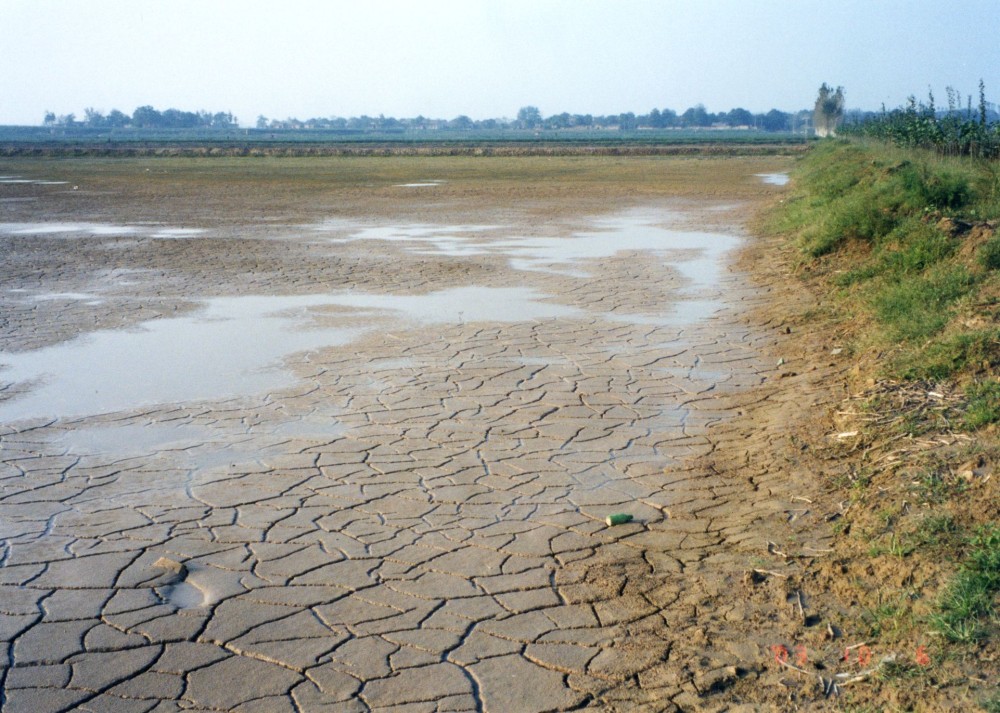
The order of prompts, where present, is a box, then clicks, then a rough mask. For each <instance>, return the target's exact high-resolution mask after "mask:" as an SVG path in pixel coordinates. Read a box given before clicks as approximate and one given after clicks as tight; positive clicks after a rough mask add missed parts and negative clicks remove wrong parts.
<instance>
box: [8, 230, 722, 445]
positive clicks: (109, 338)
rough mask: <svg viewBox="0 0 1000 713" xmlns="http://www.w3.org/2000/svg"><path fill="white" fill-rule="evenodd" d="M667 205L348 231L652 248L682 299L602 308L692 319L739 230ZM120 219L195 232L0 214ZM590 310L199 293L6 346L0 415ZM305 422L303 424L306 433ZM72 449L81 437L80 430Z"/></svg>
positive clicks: (602, 254)
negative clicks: (414, 330) (690, 218)
mask: <svg viewBox="0 0 1000 713" xmlns="http://www.w3.org/2000/svg"><path fill="white" fill-rule="evenodd" d="M671 217H673V216H669V215H664V214H663V213H658V214H639V213H634V214H626V215H624V216H619V217H616V218H614V219H607V220H602V221H597V222H595V223H594V229H593V230H589V231H580V232H577V233H574V234H572V235H570V236H566V237H511V236H510V235H503V234H501V233H502V232H503V231H501V229H500V228H498V227H497V226H488V225H458V226H445V227H440V226H430V225H410V226H375V227H367V228H362V229H358V228H357V227H354V228H353V229H352V230H350V231H349V232H350V237H349V238H348V239H351V240H372V239H375V240H393V241H400V242H403V243H406V244H411V243H412V244H415V245H417V246H418V247H419V249H420V250H423V251H427V250H430V251H437V252H440V253H446V254H455V253H456V252H458V251H461V254H464V255H471V254H477V253H479V254H492V255H499V256H503V257H506V258H507V260H508V261H509V262H510V264H511V266H512V267H514V268H516V269H521V270H545V271H555V272H564V273H569V274H571V275H588V274H590V273H591V272H593V271H596V270H598V269H599V268H600V261H601V260H602V259H606V258H609V257H611V256H614V255H616V254H619V253H622V254H624V253H643V254H646V255H654V256H655V259H657V260H661V261H663V262H664V263H668V264H669V265H671V266H672V267H674V268H675V269H676V270H677V271H678V272H680V274H681V275H682V276H683V277H684V278H686V281H687V284H686V287H685V288H684V289H683V290H682V291H681V296H682V297H684V298H685V299H683V301H682V302H680V303H678V304H677V305H674V304H667V305H663V306H662V307H661V308H659V309H660V311H659V313H656V312H653V313H648V314H643V315H639V316H636V315H629V314H620V313H618V312H614V313H609V314H607V315H604V316H605V317H606V318H607V319H608V320H612V321H619V322H622V321H624V322H631V323H643V324H653V325H671V326H672V325H684V324H691V323H694V322H697V321H698V320H701V319H705V318H708V317H710V316H711V315H712V314H714V313H715V312H717V311H718V310H719V309H720V305H719V302H718V296H717V294H716V292H717V287H718V284H719V283H720V279H721V276H720V270H721V256H722V254H723V253H725V252H726V251H728V250H731V249H732V248H734V247H735V245H736V244H737V242H738V239H737V238H735V237H733V236H731V235H726V234H721V233H707V232H696V231H684V230H673V229H670V228H668V227H665V224H664V223H663V222H662V221H663V219H664V218H668V219H669V218H671ZM15 226H20V227H15ZM122 230H125V231H143V233H144V234H146V235H151V234H155V233H157V232H159V233H161V234H162V233H164V232H165V231H174V234H175V235H177V236H180V235H182V234H183V235H188V234H192V233H191V230H189V229H168V228H162V227H155V226H141V227H137V226H106V225H102V224H91V223H72V224H70V223H56V224H13V223H7V224H0V232H2V231H6V232H15V231H22V232H32V231H35V232H39V231H41V232H45V231H51V232H59V231H67V232H90V233H91V234H105V235H114V234H125V233H117V232H115V231H122ZM330 230H336V231H337V232H344V230H345V226H344V225H343V224H340V223H338V224H336V225H335V226H331V227H330ZM183 231H187V232H183ZM637 259H648V258H646V257H638V258H637ZM87 297H90V295H86V294H83V293H63V294H60V295H55V294H53V295H48V296H43V297H41V299H55V298H65V299H84V298H87ZM678 307H679V309H678ZM596 316H600V313H597V312H594V311H584V310H581V309H579V308H576V307H571V306H567V305H563V304H559V303H557V302H553V301H550V300H549V299H548V296H547V295H545V294H544V293H541V292H539V291H536V290H533V289H529V288H526V287H506V288H496V287H479V286H474V285H467V286H462V287H455V288H451V289H447V290H440V291H437V292H431V293H428V294H421V295H390V294H371V293H358V292H342V293H331V294H314V295H297V296H244V297H224V298H211V299H206V300H203V307H202V309H201V310H200V311H198V312H196V313H194V314H193V315H187V316H183V317H176V318H161V319H155V320H150V321H147V322H143V323H141V324H139V325H138V326H137V327H135V328H132V329H128V330H105V331H98V332H94V333H91V334H88V335H86V336H83V337H80V338H77V339H74V340H72V341H69V342H65V343H62V344H58V345H55V346H51V347H46V348H43V349H38V350H35V351H30V352H23V353H3V352H0V382H6V383H8V384H18V388H17V391H19V392H21V393H18V394H17V395H15V396H12V397H10V398H8V399H7V400H5V401H2V402H0V421H6V422H11V421H16V420H20V419H28V418H46V417H65V416H82V415H93V414H103V413H112V412H118V411H126V410H130V409H134V408H137V407H139V406H145V405H155V404H166V403H184V402H194V401H204V400H217V399H225V398H236V397H241V396H249V395H253V394H266V393H269V392H271V391H274V390H277V389H282V388H285V387H288V386H291V385H292V384H294V376H293V374H292V373H291V371H290V370H289V369H288V368H286V367H285V366H284V360H285V359H287V358H288V357H289V356H290V355H292V354H295V353H301V352H307V351H312V350H316V349H320V348H323V347H327V346H337V345H344V344H347V343H349V342H351V341H353V340H355V339H357V338H359V337H360V336H362V335H364V334H367V333H371V332H373V331H375V330H379V329H382V330H384V329H386V328H387V327H388V326H389V325H397V324H398V323H402V324H403V325H404V326H405V325H407V324H411V325H412V324H425V325H435V324H438V325H440V324H459V323H470V322H504V323H510V322H524V321H533V320H547V319H583V318H587V319H593V318H594V317H596ZM289 428H290V429H291V430H290V432H289V435H305V434H306V433H307V432H309V430H310V428H311V427H310V426H309V425H307V424H298V425H295V426H289ZM300 428H301V429H305V430H304V431H298V430H297V429H300ZM326 430H327V429H326V427H325V426H324V425H323V424H320V425H319V428H317V429H316V431H317V433H319V434H322V433H324V432H326ZM133 435H134V434H133ZM201 435H203V434H199V433H194V432H192V433H187V432H186V431H184V430H181V431H159V432H156V433H153V434H151V435H150V436H149V438H153V439H154V441H155V442H154V443H152V444H150V443H147V441H145V440H143V439H142V438H138V437H137V436H136V438H135V443H136V444H137V447H139V446H141V447H146V448H149V447H152V446H157V447H159V446H163V445H164V444H166V445H170V444H171V443H173V442H174V441H172V440H170V441H162V439H163V438H169V439H175V440H176V439H179V440H177V442H178V443H179V444H183V443H184V442H185V439H186V438H187V437H188V436H190V437H191V438H190V440H192V441H194V440H198V438H199V437H200V436H201ZM275 435H278V434H275ZM116 438H117V436H116ZM156 439H161V440H156ZM161 441H162V442H161ZM81 444H82V445H81ZM142 444H146V445H142ZM74 447H77V448H85V447H86V441H81V442H78V443H77V445H75V446H74ZM182 450H183V447H182Z"/></svg>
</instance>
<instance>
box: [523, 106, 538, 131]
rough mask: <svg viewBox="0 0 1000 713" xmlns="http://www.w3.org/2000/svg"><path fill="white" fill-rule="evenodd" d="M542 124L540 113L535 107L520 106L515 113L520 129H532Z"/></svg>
mask: <svg viewBox="0 0 1000 713" xmlns="http://www.w3.org/2000/svg"><path fill="white" fill-rule="evenodd" d="M541 123H542V112H540V111H539V110H538V107H537V106H522V107H521V108H520V109H518V111H517V125H518V126H520V127H521V128H522V129H534V128H535V127H537V126H539V125H540V124H541Z"/></svg>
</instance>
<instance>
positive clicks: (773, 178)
mask: <svg viewBox="0 0 1000 713" xmlns="http://www.w3.org/2000/svg"><path fill="white" fill-rule="evenodd" d="M756 175H757V176H758V177H760V179H761V180H763V181H764V183H770V184H771V185H773V186H784V185H786V184H787V183H788V180H789V178H788V174H787V173H758V174H756Z"/></svg>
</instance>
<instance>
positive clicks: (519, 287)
mask: <svg viewBox="0 0 1000 713" xmlns="http://www.w3.org/2000/svg"><path fill="white" fill-rule="evenodd" d="M790 161H791V160H790V159H783V158H780V157H779V158H774V157H770V158H725V159H720V158H716V159H704V158H662V157H660V158H648V157H632V158H629V159H615V158H600V159H596V158H595V159H584V158H578V157H574V158H518V159H479V160H475V159H446V158H439V159H419V158H407V159H391V160H390V159H364V160H362V159H322V160H320V159H314V160H312V161H310V160H307V159H305V160H302V159H280V160H278V159H274V160H263V159H260V160H257V159H244V160H234V159H217V160H179V159H178V160H173V159H171V160H167V159H162V160H155V159H149V160H120V161H103V162H102V161H97V160H77V161H73V160H65V161H30V160H19V161H16V162H15V161H9V162H5V163H4V164H0V169H2V170H0V173H3V174H7V175H16V176H27V177H29V178H38V179H47V180H59V181H67V183H65V184H59V185H38V184H23V183H18V184H0V200H2V201H3V203H2V205H3V208H4V211H3V215H4V218H3V221H4V225H3V226H0V252H2V255H3V260H2V263H0V284H2V285H3V291H2V293H0V310H2V315H3V317H2V322H0V363H5V362H6V363H15V361H16V360H17V359H19V358H21V357H25V358H27V359H29V360H31V359H35V360H36V361H37V360H38V359H40V356H39V355H43V354H48V353H50V352H49V351H46V350H51V349H56V350H58V349H59V348H66V347H67V345H77V344H80V343H81V342H80V338H81V337H87V336H88V335H89V339H90V340H91V341H92V342H97V343H101V339H103V338H104V336H103V335H107V334H110V333H112V332H111V331H110V330H132V332H133V333H134V332H135V330H136V328H137V327H140V328H141V329H144V330H146V331H153V330H155V328H156V327H155V325H162V326H166V325H169V324H181V322H179V321H178V320H183V319H187V318H197V317H198V315H199V314H201V313H202V311H204V309H205V307H204V305H205V304H217V303H216V302H212V300H218V299H219V298H233V299H235V300H237V301H234V302H226V303H224V304H225V305H228V306H230V307H232V306H233V305H241V307H240V309H250V308H249V307H246V305H251V304H254V303H252V302H249V301H247V300H253V299H257V298H275V299H277V298H281V299H280V300H278V301H276V302H274V304H275V305H277V306H278V307H277V308H276V309H278V311H279V312H281V313H282V314H283V315H285V316H286V317H288V315H289V313H294V314H295V315H297V317H296V318H297V319H299V320H300V321H299V322H296V323H295V324H296V325H298V326H297V329H298V330H299V331H300V332H308V331H309V330H310V329H312V330H322V329H329V330H332V331H331V332H330V333H331V334H346V333H347V331H349V330H354V331H352V332H351V334H352V335H353V339H351V340H350V341H344V342H342V343H341V344H340V345H339V346H338V345H336V344H335V345H333V346H315V345H313V346H310V347H309V348H308V349H306V350H304V351H303V350H299V351H294V352H293V353H292V354H290V355H288V356H287V357H286V358H285V362H284V363H285V365H286V368H287V370H288V374H287V376H286V377H285V378H284V379H283V380H281V381H279V382H278V383H276V385H274V386H271V387H269V388H268V390H267V391H266V392H263V393H252V394H246V395H242V396H230V397H225V398H210V399H188V398H185V399H183V400H178V401H179V402H178V403H159V404H148V405H139V404H136V405H134V406H131V407H129V408H118V409H117V410H115V411H114V412H113V413H107V414H104V415H96V416H95V415H79V416H73V417H67V416H66V415H64V414H61V413H53V414H51V415H48V416H47V415H44V414H41V413H37V414H34V413H29V414H28V415H27V416H22V417H18V418H16V419H15V418H11V417H7V419H6V422H4V419H3V418H2V415H3V413H4V411H3V409H4V408H5V407H7V408H12V406H11V405H12V404H16V403H19V402H21V400H22V399H26V398H29V397H30V395H31V394H32V393H34V392H36V391H37V390H38V389H40V388H42V385H40V384H39V383H23V382H21V381H18V380H15V379H10V378H9V375H10V373H11V372H9V371H8V372H7V375H6V376H5V372H4V371H0V378H6V379H8V381H7V385H6V395H7V397H8V400H7V401H6V402H0V448H2V450H0V543H2V549H0V642H2V643H0V651H2V652H3V653H2V654H0V662H2V663H0V665H2V672H0V681H2V684H3V686H2V689H3V694H2V695H3V702H4V706H5V707H4V710H11V711H18V712H19V711H46V710H52V711H58V710H71V709H79V710H93V711H97V710H109V709H112V708H113V709H114V710H129V711H131V710H135V711H150V710H155V711H168V710H241V711H251V710H268V711H271V710H273V711H281V710H289V711H291V710H306V711H313V710H317V711H318V710H323V711H361V710H381V709H392V710H407V711H425V710H426V711H466V710H468V711H550V710H574V709H578V708H582V707H589V708H595V709H601V710H623V711H624V710H629V711H632V710H668V711H669V710H760V709H765V710H766V709H810V708H815V709H817V710H821V709H824V708H826V707H829V706H830V705H832V703H831V701H832V700H833V699H830V698H828V697H827V696H826V693H829V691H826V692H824V690H823V688H824V684H823V676H822V675H821V674H817V673H816V669H815V664H816V663H817V662H822V661H825V662H826V664H824V668H823V669H822V670H821V673H822V671H826V672H828V674H829V676H830V677H831V679H832V677H833V676H834V675H835V674H836V673H843V672H848V673H850V672H855V671H858V670H859V666H858V664H856V663H855V664H852V663H851V662H846V663H845V662H842V661H841V660H840V658H841V657H842V654H843V647H844V646H845V643H846V642H848V641H850V643H852V644H853V643H856V642H855V641H854V640H853V639H851V636H852V635H853V632H851V631H850V630H849V629H848V627H847V625H846V624H845V622H846V621H848V620H849V619H850V612H849V611H848V609H849V603H847V604H843V605H840V604H838V601H839V600H838V599H837V598H836V597H834V596H830V594H829V591H830V585H829V580H828V581H827V582H826V583H825V584H824V585H823V587H822V588H821V589H818V588H817V587H818V585H817V586H814V585H815V583H816V581H817V579H816V577H815V576H814V573H815V572H816V571H819V570H821V569H822V567H823V566H824V558H825V557H827V556H828V555H829V553H830V551H831V550H830V545H831V539H832V529H831V528H830V526H829V522H828V520H829V518H830V517H833V516H835V513H836V510H837V504H836V503H834V502H831V496H830V495H829V494H825V493H824V487H823V482H825V481H824V480H823V479H822V478H821V477H819V476H820V474H818V473H817V472H816V471H815V467H816V464H817V463H818V462H820V461H822V454H820V455H815V451H816V444H817V443H822V442H823V441H822V439H823V438H824V437H825V436H826V435H827V433H826V431H825V430H826V429H828V426H829V424H828V415H829V414H828V412H829V410H830V408H831V407H832V406H834V405H835V404H836V403H838V402H839V401H840V399H842V398H843V396H844V395H845V384H846V381H847V375H848V372H849V369H850V367H851V364H850V363H848V362H847V361H846V359H844V358H838V356H836V355H834V354H833V350H834V347H836V346H837V345H836V344H834V343H832V342H830V341H829V340H830V339H831V337H830V336H829V335H826V334H811V333H810V332H809V329H808V325H807V324H806V323H805V320H804V318H803V317H802V315H803V314H806V313H807V312H808V309H809V308H810V306H813V305H814V298H813V297H811V296H810V295H809V294H808V293H806V292H805V290H804V289H803V288H802V287H801V286H799V285H798V283H797V282H795V281H790V280H789V279H787V276H788V267H787V265H785V264H783V262H782V261H781V258H780V252H778V251H776V250H775V248H774V246H772V245H769V244H767V243H766V242H762V241H760V240H756V239H751V238H749V237H748V231H747V229H746V227H745V226H746V222H747V220H748V218H749V216H750V215H751V214H752V213H753V211H754V210H755V209H756V208H757V207H759V206H760V205H762V204H763V203H765V202H767V201H770V200H774V199H776V198H777V197H778V196H780V194H781V191H782V189H781V188H780V187H777V186H773V185H768V184H765V183H764V182H763V181H761V180H760V178H759V177H757V176H756V174H760V173H771V172H775V171H781V170H785V169H787V168H788V166H789V165H790ZM408 183H419V184H427V183H432V184H433V185H420V186H406V185H402V184H408ZM40 223H44V224H45V225H46V226H48V228H49V229H54V227H55V224H57V223H63V224H66V223H70V224H72V225H69V226H66V225H63V226H62V227H61V228H60V232H48V233H46V232H43V230H42V228H40V227H39V226H38V225H36V224H40ZM13 224H17V225H16V226H15V225H13ZM614 225H618V226H619V227H620V226H622V225H625V226H628V229H629V230H637V229H638V230H652V231H654V232H655V231H657V230H667V229H670V230H678V231H683V230H687V231H692V230H696V231H697V232H698V233H699V234H701V238H699V240H701V242H700V243H698V244H697V247H689V248H688V249H686V250H684V251H676V250H675V251H668V252H666V253H655V254H654V253H651V252H650V251H649V250H648V249H647V248H641V249H639V248H636V249H632V250H626V251H624V252H616V253H614V254H610V255H604V256H600V257H596V258H591V259H583V258H581V259H578V260H576V261H574V262H572V263H566V262H560V261H559V260H560V258H559V254H560V253H559V252H558V250H557V251H556V252H545V250H548V249H550V248H552V245H553V243H552V242H551V241H553V240H557V239H561V240H564V241H568V242H572V241H578V240H580V239H581V237H586V236H589V235H593V234H594V233H596V232H600V231H610V230H612V228H609V226H614ZM123 226H124V227H126V228H129V229H128V230H123V229H122V228H123ZM401 226H402V230H403V234H400V230H401ZM428 226H436V227H430V228H428ZM441 226H464V227H461V228H459V229H457V230H454V231H452V232H448V231H442V229H441ZM192 230H198V231H203V232H199V233H185V232H179V231H192ZM364 230H368V231H374V232H368V233H363V234H362V231H364ZM386 231H388V233H387V232H386ZM393 231H395V232H393ZM442 233H444V235H445V238H447V240H444V241H441V240H438V241H437V242H434V241H433V240H432V239H431V238H432V237H434V236H437V237H438V238H440V236H441V234H442ZM359 234H362V238H363V239H359V238H358V236H359ZM387 234H391V236H392V237H394V239H392V240H385V239H381V238H384V237H386V235H387ZM365 235H367V236H368V237H367V238H364V236H365ZM429 235H430V236H431V237H428V236H429ZM713 235H714V236H715V237H713ZM725 236H739V237H741V238H742V239H743V242H742V246H743V248H742V253H741V254H740V256H739V259H738V260H737V255H736V253H735V252H730V253H727V254H726V256H724V257H723V262H722V264H723V267H721V268H720V269H718V270H715V269H714V268H712V267H705V266H704V265H701V266H700V267H699V264H700V263H699V262H698V258H699V257H703V256H704V255H705V254H706V250H708V254H711V253H712V251H711V247H712V241H713V240H716V239H718V240H722V239H723V238H725ZM374 238H379V239H374ZM403 238H405V239H403ZM512 238H517V239H518V240H521V241H529V242H528V243H523V242H522V243H520V244H521V245H525V244H529V245H533V246H534V247H533V248H532V249H533V250H534V252H532V251H531V250H528V251H527V252H524V253H522V252H517V250H518V248H517V247H516V246H512V245H511V244H509V242H508V241H510V240H511V239H512ZM609 239H614V238H609ZM531 241H534V242H531ZM512 257H514V258H518V257H520V258H525V259H528V260H529V264H528V265H527V267H528V268H530V269H524V268H525V267H526V266H525V265H521V266H520V269H519V267H518V265H517V264H512V262H511V258H512ZM685 265H686V266H688V269H689V270H693V272H685V268H684V266H685ZM694 268H697V269H694ZM692 275H693V276H694V282H693V283H692ZM699 280H701V281H699ZM469 287H474V288H475V289H476V290H478V292H466V293H461V292H457V293H449V294H452V295H455V294H461V295H463V296H464V297H463V299H468V300H469V301H468V302H467V303H466V302H461V301H460V302H457V303H452V302H447V301H445V302H443V303H442V302H434V301H433V299H436V298H435V296H439V295H440V294H441V293H442V291H448V290H459V289H462V288H469ZM483 290H485V292H484V291H483ZM330 294H335V295H340V296H341V297H343V296H344V295H349V296H351V297H350V299H348V298H342V299H340V301H339V302H338V301H336V300H334V301H327V302H323V301H322V300H320V301H318V302H313V301H310V300H309V299H306V300H305V301H298V302H296V301H294V300H292V301H288V299H286V298H292V297H298V298H310V297H314V296H316V295H330ZM373 296H378V297H379V299H383V298H388V297H392V298H404V299H403V301H402V302H392V303H388V302H384V301H381V302H380V301H378V300H375V299H374V297H373ZM421 298H428V299H429V300H430V301H428V302H427V304H428V305H429V307H428V310H427V313H426V314H423V315H422V316H419V317H413V318H410V319H406V318H401V317H400V315H399V313H398V312H394V311H392V310H391V309H387V308H386V306H385V305H387V304H393V305H403V304H407V305H415V304H423V303H422V302H421V301H420V300H421ZM479 298H483V302H484V304H478V303H477V302H476V300H477V299H479ZM239 300H243V301H239ZM282 300H284V301H282ZM351 300H354V301H353V302H352V301H351ZM359 300H360V301H359ZM518 300H523V303H522V302H519V301H518ZM218 304H223V303H218ZM269 304H270V303H269ZM504 305H507V306H508V307H510V309H508V310H506V311H505V310H504V309H503V307H504ZM540 305H541V306H540ZM234 309H235V307H234ZM200 310H201V311H200ZM477 310H485V311H481V312H480V311H477ZM491 310H492V311H491ZM536 310H537V313H535V312H534V311H536ZM553 310H554V311H553ZM559 310H563V311H562V312H560V311H559ZM227 314H228V313H227ZM249 314H250V318H251V321H253V320H256V321H257V322H261V321H262V320H266V319H267V318H269V315H270V313H266V312H259V313H254V312H252V310H251V311H250V313H249ZM255 315H256V316H255ZM491 315H494V316H491ZM227 318H228V317H223V318H220V319H222V320H224V319H227ZM302 320H304V322H303V321H302ZM421 320H422V321H421ZM184 324H186V323H184ZM220 324H221V323H220ZM303 324H304V325H305V327H303ZM221 328H222V327H221V326H220V329H221ZM338 330H339V331H338ZM113 333H114V334H120V333H121V331H115V332H113ZM233 338H234V339H235V337H233ZM285 338H289V337H285V336H282V335H281V334H277V335H269V336H267V337H261V338H260V339H261V340H264V339H268V340H279V341H280V340H282V339H285ZM289 339H290V338H289ZM260 346H261V348H262V349H263V346H264V345H263V343H261V345H260ZM207 352H208V346H207V345H206V346H205V348H204V350H203V352H202V353H201V354H199V353H198V351H197V350H196V351H195V352H194V353H192V354H190V355H189V358H186V359H183V361H184V363H177V362H174V363H169V362H166V363H164V362H162V361H160V360H158V356H157V355H156V354H149V353H147V354H145V355H142V358H140V360H139V361H137V362H122V365H121V366H120V371H121V376H122V381H124V380H125V377H126V374H125V372H126V371H132V372H138V374H139V376H140V381H142V380H148V379H153V378H155V375H156V374H158V373H163V372H179V373H181V374H183V375H186V376H185V378H187V377H190V378H191V379H193V378H195V376H196V375H198V374H204V373H207V372H210V371H211V368H210V366H209V362H210V361H211V359H210V355H209V354H207ZM56 353H57V354H58V353H62V352H56ZM79 353H81V354H83V353H86V354H91V355H93V354H102V352H79ZM110 354H112V355H113V354H114V352H110ZM33 355H34V356H33ZM116 358H118V357H116V356H110V357H107V359H110V360H112V361H113V360H114V359H116ZM122 358H123V359H124V357H122ZM80 368H81V369H88V368H90V365H89V364H85V363H84V364H81V365H80ZM67 383H69V382H67ZM67 388H68V387H67ZM67 408H70V407H67ZM82 408H84V409H86V407H82ZM9 413H14V411H10V412H9ZM803 434H812V435H813V436H814V437H813V438H812V440H811V441H809V442H804V441H803ZM837 467H839V466H837V465H836V464H831V463H827V465H826V466H825V468H826V469H827V471H828V472H827V473H825V474H824V475H829V474H830V471H833V470H836V468H837ZM618 512H622V513H628V514H630V515H632V516H633V518H634V519H633V521H632V522H630V523H626V524H623V525H616V526H613V527H611V526H608V525H607V524H606V523H605V517H606V516H607V515H609V514H612V513H618ZM814 596H815V598H814ZM838 606H841V607H842V608H841V609H837V608H836V607H838ZM782 646H784V647H785V649H786V650H787V651H788V652H789V658H788V661H787V662H788V663H792V664H795V663H798V664H800V665H802V666H805V659H808V661H809V665H810V674H809V675H800V674H799V673H797V672H796V671H794V670H792V669H789V668H788V667H787V666H781V665H778V663H777V661H776V655H775V651H776V650H777V651H780V649H776V648H775V647H782ZM879 653H880V652H875V654H876V655H877V654H879ZM778 658H781V655H780V653H779V655H778Z"/></svg>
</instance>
